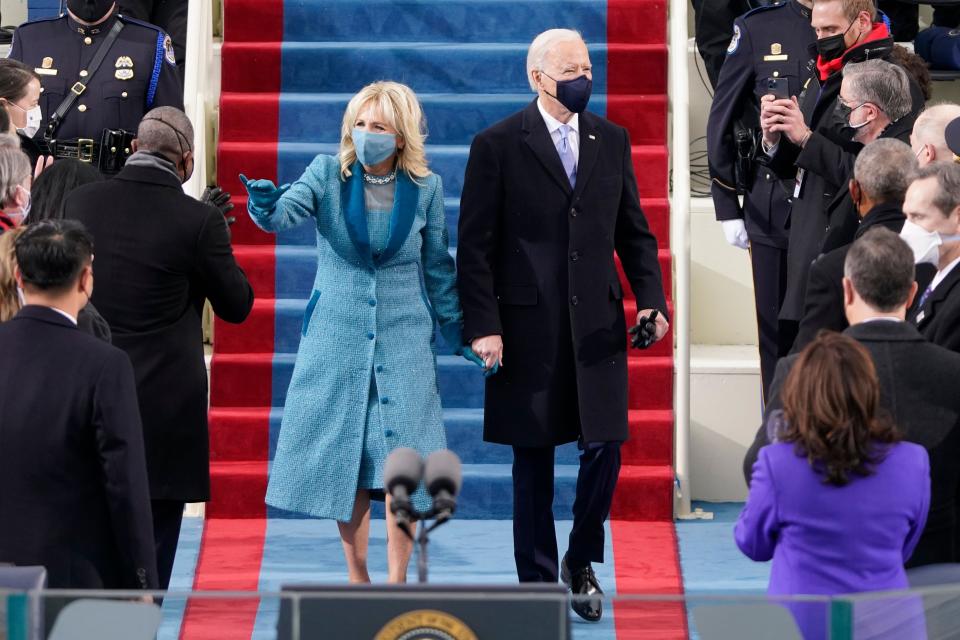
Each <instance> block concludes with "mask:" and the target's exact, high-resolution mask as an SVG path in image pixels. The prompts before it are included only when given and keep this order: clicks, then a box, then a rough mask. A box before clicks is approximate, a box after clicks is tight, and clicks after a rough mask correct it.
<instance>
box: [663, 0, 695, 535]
mask: <svg viewBox="0 0 960 640" xmlns="http://www.w3.org/2000/svg"><path fill="white" fill-rule="evenodd" d="M689 4H690V3H689V2H688V0H670V4H669V10H670V19H669V24H668V32H667V33H668V46H669V51H670V62H669V71H668V73H669V76H668V92H669V97H670V98H669V99H670V113H671V119H672V124H673V129H672V135H671V140H670V167H671V170H672V176H673V188H672V190H671V194H670V251H671V253H672V258H673V261H672V262H673V309H674V310H673V335H674V339H675V341H676V342H675V346H674V349H675V350H674V387H673V389H674V391H673V394H674V396H673V409H674V424H675V427H674V454H673V455H674V471H675V473H676V477H677V487H676V489H677V491H676V500H675V501H674V510H675V514H676V515H677V516H678V517H684V516H688V515H689V514H690V113H689V112H690V90H689V84H688V77H687V7H688V5H689Z"/></svg>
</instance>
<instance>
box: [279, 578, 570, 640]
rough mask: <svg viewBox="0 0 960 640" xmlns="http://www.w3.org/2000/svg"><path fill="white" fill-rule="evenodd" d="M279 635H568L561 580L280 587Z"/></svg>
mask: <svg viewBox="0 0 960 640" xmlns="http://www.w3.org/2000/svg"><path fill="white" fill-rule="evenodd" d="M281 593H282V594H283V595H284V596H290V595H294V594H296V595H297V596H299V597H298V598H289V597H284V598H283V599H282V601H281V604H280V618H279V621H278V624H277V631H278V633H277V638H278V639H280V640H293V638H345V639H347V638H349V639H350V640H411V639H416V640H536V639H540V638H542V639H544V640H547V639H549V640H568V639H569V638H570V618H569V614H568V610H569V601H568V597H567V591H566V589H564V588H563V587H562V586H561V585H540V584H531V585H509V586H493V585H490V586H488V585H437V584H425V585H412V584H411V585H383V586H381V585H375V586H374V585H343V586H327V585H285V586H284V587H283V588H282V589H281Z"/></svg>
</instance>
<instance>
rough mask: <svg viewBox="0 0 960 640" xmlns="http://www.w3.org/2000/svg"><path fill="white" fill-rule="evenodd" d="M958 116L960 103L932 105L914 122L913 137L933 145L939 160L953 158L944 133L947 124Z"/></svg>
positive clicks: (959, 115)
mask: <svg viewBox="0 0 960 640" xmlns="http://www.w3.org/2000/svg"><path fill="white" fill-rule="evenodd" d="M956 118H960V105H957V104H954V103H952V102H942V103H940V104H935V105H931V106H929V107H927V108H926V109H924V110H923V112H922V113H921V114H920V115H919V116H917V120H916V122H914V123H913V137H914V138H915V139H916V140H917V142H919V143H920V144H929V145H933V148H934V149H936V152H937V155H936V159H937V160H949V159H951V158H953V152H952V151H950V147H948V146H947V140H946V138H945V136H944V134H945V132H946V129H947V125H948V124H950V123H951V122H953V120H955V119H956Z"/></svg>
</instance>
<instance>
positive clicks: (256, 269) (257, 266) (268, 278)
mask: <svg viewBox="0 0 960 640" xmlns="http://www.w3.org/2000/svg"><path fill="white" fill-rule="evenodd" d="M234 255H235V256H236V259H237V263H238V264H239V265H240V266H241V267H242V268H243V270H244V271H245V272H246V274H247V278H248V279H249V280H250V284H251V286H253V291H254V293H255V294H256V297H257V298H261V299H266V298H273V297H275V298H303V299H306V298H309V297H310V294H311V292H312V290H313V283H314V279H315V277H316V274H317V250H316V248H314V247H310V246H304V245H293V246H290V245H285V246H277V247H271V246H270V245H244V246H239V247H234ZM657 257H658V259H659V262H660V272H661V275H662V278H663V289H664V292H666V293H667V295H668V296H669V295H670V291H671V285H672V278H671V274H672V272H673V269H672V267H671V264H672V262H671V257H670V252H669V251H668V250H666V249H661V250H660V251H659V252H658V253H657ZM617 269H618V272H619V273H620V283H621V286H622V288H623V293H624V296H626V297H627V298H632V297H633V292H632V291H631V289H630V287H629V283H628V282H627V280H626V276H625V275H624V274H623V272H622V269H621V267H620V262H619V258H618V259H617Z"/></svg>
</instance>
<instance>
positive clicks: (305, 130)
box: [220, 91, 667, 145]
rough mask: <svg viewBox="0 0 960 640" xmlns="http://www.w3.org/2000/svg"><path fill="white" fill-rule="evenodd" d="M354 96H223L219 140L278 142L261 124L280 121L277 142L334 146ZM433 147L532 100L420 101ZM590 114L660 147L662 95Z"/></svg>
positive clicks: (616, 101) (600, 102) (458, 140)
mask: <svg viewBox="0 0 960 640" xmlns="http://www.w3.org/2000/svg"><path fill="white" fill-rule="evenodd" d="M351 97H352V94H349V93H283V94H281V95H280V103H279V116H278V112H277V105H276V104H274V101H272V100H265V99H264V96H263V94H262V93H224V94H222V95H221V98H220V139H221V140H224V141H230V142H242V141H248V142H271V143H272V142H276V141H277V136H276V135H274V132H273V131H272V129H271V128H268V127H264V126H263V123H264V122H265V121H269V119H271V118H272V119H277V118H278V117H279V127H278V132H279V141H280V142H300V141H302V140H304V139H306V140H311V141H314V142H326V143H334V144H338V143H339V142H340V123H341V120H342V119H343V113H344V111H345V110H346V108H347V102H349V100H350V98H351ZM418 98H419V99H420V102H421V104H422V105H423V110H424V114H425V116H426V121H427V129H428V131H429V136H430V137H429V139H430V142H431V144H443V145H469V144H470V142H471V141H472V140H473V136H475V135H476V134H477V132H478V131H482V130H483V129H485V128H487V127H488V126H490V125H491V124H493V123H495V122H498V121H500V120H502V119H503V118H506V117H507V116H509V115H511V114H513V113H515V112H517V111H519V110H521V109H523V108H524V107H525V106H526V105H527V104H529V103H530V101H531V100H532V99H533V96H532V95H531V94H530V92H529V91H528V92H524V93H519V94H424V95H419V96H418ZM590 110H591V111H592V112H593V113H596V114H598V115H601V116H606V117H609V118H611V119H612V120H614V122H616V123H618V124H621V125H623V126H625V127H627V129H628V131H629V132H630V140H631V142H632V143H633V144H637V145H641V144H660V143H662V142H663V131H664V127H665V126H666V122H667V97H666V96H665V95H649V96H645V95H626V96H625V95H615V96H610V97H608V96H605V95H603V94H595V95H594V96H593V97H591V99H590Z"/></svg>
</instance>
